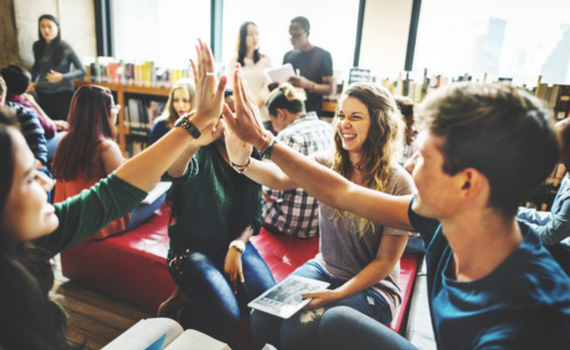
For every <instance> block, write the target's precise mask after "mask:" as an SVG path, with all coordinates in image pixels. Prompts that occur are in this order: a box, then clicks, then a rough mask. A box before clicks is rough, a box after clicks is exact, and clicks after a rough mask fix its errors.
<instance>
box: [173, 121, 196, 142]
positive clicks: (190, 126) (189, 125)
mask: <svg viewBox="0 0 570 350" xmlns="http://www.w3.org/2000/svg"><path fill="white" fill-rule="evenodd" d="M174 126H176V127H179V128H184V129H185V130H186V131H188V133H189V134H190V135H192V137H193V138H194V139H198V138H199V137H200V135H202V133H201V132H200V130H198V128H197V127H196V126H194V124H192V122H191V121H190V118H188V115H185V116H183V117H181V118H180V119H178V120H177V121H176V123H174Z"/></svg>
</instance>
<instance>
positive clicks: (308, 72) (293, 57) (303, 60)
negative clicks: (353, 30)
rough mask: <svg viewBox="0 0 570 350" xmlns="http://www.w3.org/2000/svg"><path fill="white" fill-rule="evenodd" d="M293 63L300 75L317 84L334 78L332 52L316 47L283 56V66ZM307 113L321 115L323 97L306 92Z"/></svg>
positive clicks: (292, 51)
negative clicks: (326, 78)
mask: <svg viewBox="0 0 570 350" xmlns="http://www.w3.org/2000/svg"><path fill="white" fill-rule="evenodd" d="M285 63H291V65H292V66H293V68H294V69H298V70H299V75H301V76H302V77H305V78H307V79H309V80H311V81H314V82H315V83H317V84H322V83H323V77H332V75H333V64H332V57H331V54H330V52H328V51H326V50H324V49H321V48H320V47H317V46H315V47H314V48H313V49H312V50H309V51H299V50H291V51H289V52H287V53H286V54H285V56H283V64H285ZM305 93H306V94H307V101H306V102H305V110H306V111H307V112H311V111H313V112H316V113H317V114H320V113H321V107H322V104H323V96H322V95H319V94H314V93H312V92H310V91H309V90H305Z"/></svg>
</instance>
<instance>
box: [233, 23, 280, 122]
mask: <svg viewBox="0 0 570 350" xmlns="http://www.w3.org/2000/svg"><path fill="white" fill-rule="evenodd" d="M236 50H237V55H236V56H235V57H234V58H232V60H231V61H230V65H229V66H228V78H229V84H230V85H229V86H232V84H233V81H232V79H233V76H234V71H235V68H236V63H239V64H240V65H241V69H242V72H243V75H244V76H245V80H246V81H247V85H248V86H249V89H250V91H251V95H252V96H253V97H254V98H255V102H256V103H257V106H259V109H260V111H261V117H262V119H263V121H264V122H268V123H269V115H268V114H267V108H266V107H265V101H266V100H267V97H268V96H269V89H268V87H267V86H268V84H269V81H268V80H267V77H266V76H265V74H264V73H263V71H264V70H265V69H266V68H270V67H271V59H270V58H269V57H268V56H267V55H264V54H262V53H260V52H259V31H258V30H257V25H255V23H253V22H249V21H248V22H244V23H243V24H242V25H241V26H240V28H239V36H238V41H237V48H236Z"/></svg>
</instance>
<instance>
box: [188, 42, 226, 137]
mask: <svg viewBox="0 0 570 350" xmlns="http://www.w3.org/2000/svg"><path fill="white" fill-rule="evenodd" d="M196 52H197V53H198V58H197V63H196V62H194V61H193V60H190V63H191V64H192V70H193V72H194V81H195V82H196V102H195V106H196V110H195V114H194V116H193V117H192V119H191V121H192V123H193V124H194V125H195V126H196V127H197V128H198V129H199V130H200V131H201V132H204V131H206V132H208V131H209V130H210V129H211V128H212V127H214V129H215V126H216V125H217V124H218V121H219V117H220V115H221V113H222V104H223V101H224V89H225V87H226V82H227V77H226V76H221V77H220V80H219V81H216V76H215V72H214V57H213V55H212V51H210V48H209V47H208V45H206V43H204V42H202V41H201V40H198V44H197V45H196Z"/></svg>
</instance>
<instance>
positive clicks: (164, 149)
mask: <svg viewBox="0 0 570 350" xmlns="http://www.w3.org/2000/svg"><path fill="white" fill-rule="evenodd" d="M196 50H197V51H198V66H197V69H196V74H197V82H198V84H196V111H195V113H194V114H191V115H190V116H189V117H188V121H189V122H190V123H191V124H192V125H194V127H195V128H197V129H198V130H199V131H200V133H201V135H200V137H197V138H195V137H193V136H192V135H191V134H190V132H189V131H188V130H186V129H185V128H183V127H176V128H174V129H173V130H171V131H170V132H169V133H168V134H166V135H165V136H164V137H162V138H161V139H160V140H158V141H157V142H156V143H154V144H153V145H152V146H150V147H149V148H147V149H146V150H144V151H143V152H141V153H139V154H138V155H136V156H135V157H133V158H131V159H130V160H128V161H127V162H125V163H124V164H123V165H122V166H121V167H120V168H119V169H118V170H117V171H116V175H117V176H118V177H119V178H121V179H123V180H125V181H127V182H129V183H130V184H132V185H134V186H136V187H138V188H140V189H142V190H145V191H148V190H150V189H151V188H153V187H154V185H155V184H156V183H157V182H158V180H159V179H160V177H161V176H162V174H164V173H165V172H166V171H167V170H168V169H169V168H170V167H171V166H172V165H173V163H174V162H175V161H176V160H177V159H179V157H180V156H181V155H182V154H183V153H184V152H188V150H189V149H196V150H197V149H198V148H199V147H200V146H202V145H206V144H208V143H210V142H212V134H213V130H214V129H215V127H216V126H217V125H219V116H220V114H221V111H222V101H223V98H224V88H225V86H226V80H227V79H226V77H225V76H222V77H221V78H220V81H219V82H217V81H216V78H215V76H214V74H212V73H213V72H214V59H213V57H212V52H211V51H210V49H209V48H208V46H207V45H206V44H205V43H203V42H202V41H200V42H199V44H198V45H197V46H196Z"/></svg>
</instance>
